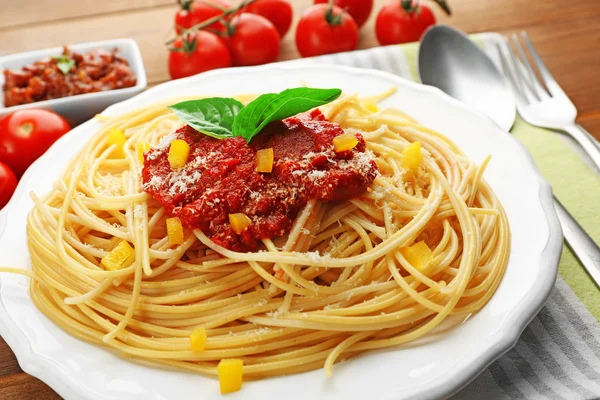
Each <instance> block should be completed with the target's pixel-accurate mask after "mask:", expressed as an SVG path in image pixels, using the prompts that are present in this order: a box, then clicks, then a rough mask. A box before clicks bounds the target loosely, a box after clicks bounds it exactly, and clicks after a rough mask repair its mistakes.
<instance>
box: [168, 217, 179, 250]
mask: <svg viewBox="0 0 600 400" xmlns="http://www.w3.org/2000/svg"><path fill="white" fill-rule="evenodd" d="M167 234H168V236H169V245H171V246H172V245H175V244H181V243H183V226H182V225H181V220H180V219H179V218H178V217H173V218H167Z"/></svg>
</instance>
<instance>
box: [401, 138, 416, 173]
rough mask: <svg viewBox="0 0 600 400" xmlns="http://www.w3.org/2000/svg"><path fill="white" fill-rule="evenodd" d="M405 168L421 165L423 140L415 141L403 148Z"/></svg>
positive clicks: (402, 163) (414, 167)
mask: <svg viewBox="0 0 600 400" xmlns="http://www.w3.org/2000/svg"><path fill="white" fill-rule="evenodd" d="M402 156H403V158H402V162H401V165H402V167H403V168H409V169H417V168H419V165H421V142H413V143H411V144H409V145H408V146H406V147H405V148H404V150H402Z"/></svg>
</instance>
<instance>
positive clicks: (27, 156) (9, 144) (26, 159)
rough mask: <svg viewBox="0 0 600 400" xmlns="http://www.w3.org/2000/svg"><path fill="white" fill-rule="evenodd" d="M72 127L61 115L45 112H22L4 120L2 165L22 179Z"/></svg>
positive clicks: (1, 126) (0, 126)
mask: <svg viewBox="0 0 600 400" xmlns="http://www.w3.org/2000/svg"><path fill="white" fill-rule="evenodd" d="M70 130H71V127H70V126H69V124H68V123H67V121H65V119H64V118H63V117H61V116H60V115H58V114H56V113H54V112H52V111H49V110H42V109H34V108H32V109H29V110H19V111H15V112H14V113H12V114H9V115H7V116H5V117H4V118H2V119H1V120H0V162H3V163H5V164H6V165H8V167H9V168H10V169H11V170H12V171H13V172H14V173H15V175H16V176H17V177H21V175H23V173H24V172H25V170H26V169H27V168H28V167H29V166H30V165H31V164H32V163H33V162H34V161H35V160H37V159H38V157H39V156H41V155H42V154H44V153H45V152H46V150H48V148H49V147H50V146H51V145H52V144H53V143H54V142H55V141H56V140H57V139H58V138H60V137H61V136H62V135H64V134H65V133H67V132H69V131H70Z"/></svg>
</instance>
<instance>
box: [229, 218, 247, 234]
mask: <svg viewBox="0 0 600 400" xmlns="http://www.w3.org/2000/svg"><path fill="white" fill-rule="evenodd" d="M251 223H252V221H251V220H250V218H248V216H247V215H246V214H243V213H236V214H229V225H231V229H233V231H234V232H235V233H237V234H238V235H239V234H240V233H242V232H244V231H245V230H246V228H248V227H249V226H250V224H251Z"/></svg>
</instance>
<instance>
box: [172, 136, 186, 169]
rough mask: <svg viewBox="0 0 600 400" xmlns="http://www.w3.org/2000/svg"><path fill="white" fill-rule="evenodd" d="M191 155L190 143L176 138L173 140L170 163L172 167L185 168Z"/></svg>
mask: <svg viewBox="0 0 600 400" xmlns="http://www.w3.org/2000/svg"><path fill="white" fill-rule="evenodd" d="M189 155H190V145H189V144H187V142H186V141H185V140H181V139H176V140H173V141H172V142H171V147H169V164H170V165H171V168H172V169H179V168H183V167H184V166H185V163H186V162H187V159H188V156H189Z"/></svg>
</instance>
